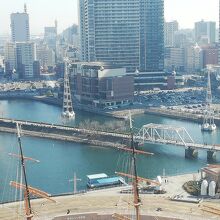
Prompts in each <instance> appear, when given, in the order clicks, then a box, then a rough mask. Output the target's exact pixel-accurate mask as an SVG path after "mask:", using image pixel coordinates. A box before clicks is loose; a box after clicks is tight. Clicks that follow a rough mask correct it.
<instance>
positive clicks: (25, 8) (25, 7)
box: [24, 3, 27, 13]
mask: <svg viewBox="0 0 220 220" xmlns="http://www.w3.org/2000/svg"><path fill="white" fill-rule="evenodd" d="M24 13H27V5H26V3H25V4H24Z"/></svg>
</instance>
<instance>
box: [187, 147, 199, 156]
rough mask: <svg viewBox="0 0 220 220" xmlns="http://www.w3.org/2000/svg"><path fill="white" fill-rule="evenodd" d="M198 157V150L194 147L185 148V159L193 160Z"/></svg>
mask: <svg viewBox="0 0 220 220" xmlns="http://www.w3.org/2000/svg"><path fill="white" fill-rule="evenodd" d="M197 157H198V150H197V149H195V148H194V147H187V148H186V149H185V158H189V159H194V158H197Z"/></svg>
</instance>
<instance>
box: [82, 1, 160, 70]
mask: <svg viewBox="0 0 220 220" xmlns="http://www.w3.org/2000/svg"><path fill="white" fill-rule="evenodd" d="M79 8H80V13H79V14H80V39H81V42H80V43H81V58H82V60H84V61H103V62H108V63H110V64H111V65H112V66H113V67H115V68H117V67H118V66H120V67H126V69H127V72H134V71H135V69H136V68H138V69H139V70H140V71H161V70H163V66H164V65H163V63H164V61H163V60H164V0H109V1H101V0H100V1H95V0H80V4H79Z"/></svg>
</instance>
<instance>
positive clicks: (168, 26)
mask: <svg viewBox="0 0 220 220" xmlns="http://www.w3.org/2000/svg"><path fill="white" fill-rule="evenodd" d="M178 27H179V24H178V22H177V21H170V22H165V23H164V46H165V47H173V46H174V34H175V32H176V31H178V29H179V28H178Z"/></svg>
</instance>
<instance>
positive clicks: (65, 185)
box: [0, 100, 220, 202]
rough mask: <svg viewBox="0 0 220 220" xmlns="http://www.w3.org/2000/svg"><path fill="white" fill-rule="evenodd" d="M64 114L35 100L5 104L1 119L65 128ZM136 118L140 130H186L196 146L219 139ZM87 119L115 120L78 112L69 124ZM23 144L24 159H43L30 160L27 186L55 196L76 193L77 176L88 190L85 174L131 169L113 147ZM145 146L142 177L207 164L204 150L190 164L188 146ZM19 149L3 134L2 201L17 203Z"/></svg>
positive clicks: (27, 140)
mask: <svg viewBox="0 0 220 220" xmlns="http://www.w3.org/2000/svg"><path fill="white" fill-rule="evenodd" d="M60 113H61V109H60V108H59V107H56V106H52V105H47V104H44V103H40V102H36V101H27V100H9V101H0V117H7V118H14V119H24V120H31V121H39V122H40V121H43V122H49V123H59V124H61V123H63V121H62V118H61V117H60ZM133 119H134V127H135V128H136V129H138V128H140V127H141V126H142V125H144V124H147V123H160V124H168V125H175V126H183V127H185V128H186V129H187V131H188V132H189V133H190V135H191V137H192V138H193V139H194V141H195V142H198V143H212V144H215V143H219V141H220V130H219V129H218V130H217V131H215V132H213V133H212V134H211V133H208V134H207V133H206V134H204V133H202V132H201V129H200V125H199V124H197V123H194V122H187V121H181V120H174V119H169V118H164V117H159V116H152V115H139V116H136V117H134V118H133ZM86 120H91V121H98V122H99V123H107V122H112V121H113V120H114V119H112V118H108V117H104V116H98V115H95V114H91V113H85V112H76V118H75V120H74V121H72V122H71V123H70V124H72V125H79V124H80V123H81V122H83V121H86ZM22 143H23V150H24V154H25V156H27V157H32V158H35V159H37V160H40V163H34V162H32V161H26V168H27V175H28V183H29V184H30V185H32V186H33V187H36V188H39V189H42V190H44V191H47V192H49V193H51V194H62V193H67V192H72V191H73V182H72V181H70V180H71V179H73V175H74V172H76V175H77V178H79V179H81V181H77V189H78V190H83V189H85V188H86V181H87V180H86V175H88V174H95V173H103V172H104V173H106V174H108V175H110V176H111V175H114V172H115V171H121V169H122V164H123V165H128V164H127V158H128V155H127V154H126V155H125V153H122V152H120V151H118V150H114V149H107V148H101V147H96V146H88V145H82V144H79V143H72V142H62V141H55V140H49V139H40V138H33V137H22ZM143 148H144V149H145V150H147V151H150V152H153V153H154V155H153V156H144V155H138V156H137V163H138V172H139V175H140V176H143V177H147V178H155V177H156V176H157V175H163V174H164V173H165V174H166V175H175V174H183V173H189V172H197V170H198V169H200V168H201V167H202V166H205V165H206V164H207V161H206V151H203V150H201V151H199V157H198V159H195V160H189V159H185V157H184V154H185V152H184V148H181V147H176V146H167V145H158V144H157V145H155V144H145V145H144V146H143ZM17 151H18V146H17V139H16V135H13V134H6V133H0V202H5V201H12V200H13V199H14V194H15V191H14V189H12V188H11V187H10V186H9V182H10V181H11V180H15V179H16V172H17V168H16V165H17V163H18V160H17V159H16V158H12V157H10V156H9V155H8V154H9V153H15V152H17ZM217 161H219V162H220V153H218V154H217Z"/></svg>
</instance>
